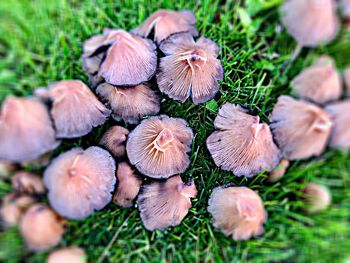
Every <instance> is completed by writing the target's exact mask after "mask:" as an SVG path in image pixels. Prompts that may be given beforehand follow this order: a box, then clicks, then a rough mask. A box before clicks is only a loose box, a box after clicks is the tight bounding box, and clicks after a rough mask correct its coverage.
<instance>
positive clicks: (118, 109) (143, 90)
mask: <svg viewBox="0 0 350 263" xmlns="http://www.w3.org/2000/svg"><path fill="white" fill-rule="evenodd" d="M96 93H97V95H99V96H100V98H101V99H102V100H104V101H106V102H107V103H108V104H109V105H110V107H111V109H112V117H113V119H115V120H116V121H121V120H124V121H125V122H128V123H131V124H136V123H138V122H139V121H140V119H141V118H143V117H145V116H149V115H156V114H158V112H159V110H160V97H159V96H158V94H157V93H156V92H154V91H153V90H152V89H151V88H149V87H148V86H147V85H146V84H140V85H137V86H135V87H115V86H112V85H110V84H108V83H103V84H100V85H99V86H98V87H97V89H96Z"/></svg>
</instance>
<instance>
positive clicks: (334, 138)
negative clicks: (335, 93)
mask: <svg viewBox="0 0 350 263" xmlns="http://www.w3.org/2000/svg"><path fill="white" fill-rule="evenodd" d="M325 110H326V111H327V112H328V113H329V114H330V115H331V117H332V120H333V122H334V127H333V129H332V133H331V138H330V141H329V145H330V146H331V147H335V148H347V149H350V99H347V100H344V101H339V102H336V103H333V104H330V105H328V106H326V108H325Z"/></svg>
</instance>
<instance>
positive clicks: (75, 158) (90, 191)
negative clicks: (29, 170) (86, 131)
mask: <svg viewBox="0 0 350 263" xmlns="http://www.w3.org/2000/svg"><path fill="white" fill-rule="evenodd" d="M115 182H116V178H115V162H114V159H113V157H112V156H111V155H110V154H109V153H108V152H107V151H106V150H103V149H102V148H99V147H95V146H93V147H89V148H87V149H86V150H83V149H81V148H73V149H71V150H69V151H67V152H65V153H62V154H60V155H59V156H58V157H56V158H55V159H54V160H53V161H52V162H51V164H50V165H49V166H48V167H47V169H46V170H45V173H44V184H45V186H46V188H47V189H48V192H49V193H48V197H49V201H50V204H51V206H52V207H53V209H55V210H56V211H57V212H58V213H59V214H60V215H62V216H64V217H67V218H69V219H76V220H80V219H84V218H85V217H87V216H89V215H91V214H92V213H93V212H94V210H100V209H102V208H104V207H105V206H106V205H107V204H108V203H109V202H110V201H111V199H112V192H113V190H114V185H115Z"/></svg>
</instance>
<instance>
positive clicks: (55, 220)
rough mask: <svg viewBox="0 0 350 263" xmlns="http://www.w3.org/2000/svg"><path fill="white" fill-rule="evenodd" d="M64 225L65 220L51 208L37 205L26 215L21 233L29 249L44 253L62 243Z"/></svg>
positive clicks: (21, 225)
mask: <svg viewBox="0 0 350 263" xmlns="http://www.w3.org/2000/svg"><path fill="white" fill-rule="evenodd" d="M64 225H65V221H64V220H63V218H62V217H60V216H59V215H57V214H56V213H55V212H54V211H53V210H52V209H51V208H49V207H47V206H46V205H43V204H36V205H33V206H32V207H30V208H29V209H28V210H27V212H26V213H25V214H24V216H23V218H22V220H21V224H20V231H21V234H22V236H23V238H24V240H25V242H26V244H27V246H28V247H29V248H31V249H32V250H34V251H42V250H45V249H48V248H50V247H53V246H56V245H57V244H58V243H59V242H60V241H61V238H62V235H63V233H64Z"/></svg>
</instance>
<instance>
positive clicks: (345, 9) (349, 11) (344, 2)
mask: <svg viewBox="0 0 350 263" xmlns="http://www.w3.org/2000/svg"><path fill="white" fill-rule="evenodd" d="M340 10H341V13H342V14H343V16H344V17H345V18H347V19H349V18H350V0H340Z"/></svg>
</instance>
